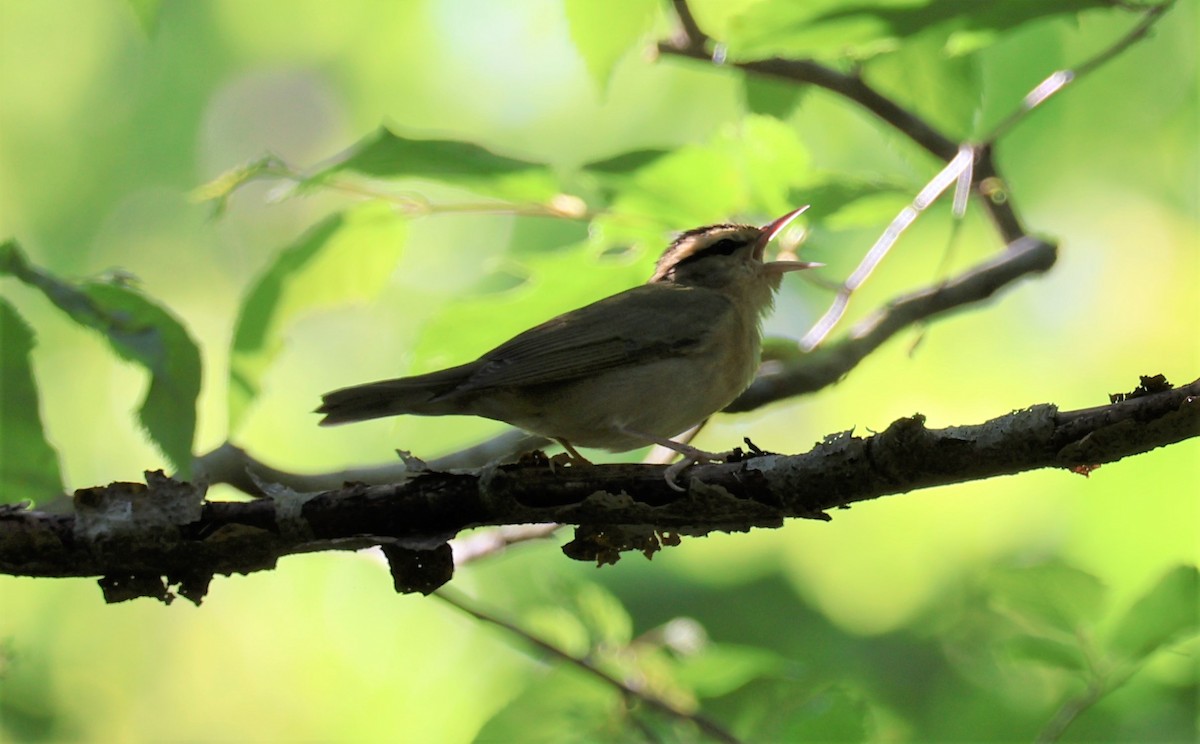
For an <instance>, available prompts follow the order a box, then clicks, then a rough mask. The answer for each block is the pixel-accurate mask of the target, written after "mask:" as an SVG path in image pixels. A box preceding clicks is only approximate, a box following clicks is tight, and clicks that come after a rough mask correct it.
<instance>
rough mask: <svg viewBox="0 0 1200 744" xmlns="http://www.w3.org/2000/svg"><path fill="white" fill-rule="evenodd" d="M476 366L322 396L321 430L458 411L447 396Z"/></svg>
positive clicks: (379, 383)
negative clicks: (389, 418) (384, 418)
mask: <svg viewBox="0 0 1200 744" xmlns="http://www.w3.org/2000/svg"><path fill="white" fill-rule="evenodd" d="M474 368H475V365H474V364H464V365H462V366H461V367H452V368H451V369H444V370H441V371H438V372H431V373H429V374H427V375H418V376H417V377H402V378H399V379H395V380H382V381H380V382H370V383H367V384H366V385H355V386H354V387H348V388H342V389H341V390H334V391H333V392H332V393H326V394H325V395H323V396H321V407H320V408H318V409H317V410H316V413H323V414H325V418H323V419H321V426H333V425H335V424H347V423H350V422H352V421H366V420H368V419H375V418H383V417H384V416H398V415H400V414H403V413H415V414H420V415H425V416H439V415H445V414H450V413H455V412H456V411H455V410H453V409H452V408H450V407H448V406H447V405H446V402H445V401H444V400H441V399H442V398H443V397H444V396H446V395H447V394H449V393H450V392H452V391H453V390H454V388H456V387H458V386H459V385H461V384H463V383H464V382H466V380H467V378H469V377H470V376H471V373H472V372H474Z"/></svg>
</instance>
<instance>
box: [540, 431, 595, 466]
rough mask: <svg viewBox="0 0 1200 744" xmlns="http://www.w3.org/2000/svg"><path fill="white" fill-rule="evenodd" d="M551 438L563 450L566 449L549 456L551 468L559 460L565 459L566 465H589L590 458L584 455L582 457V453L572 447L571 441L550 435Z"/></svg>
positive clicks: (590, 462)
mask: <svg viewBox="0 0 1200 744" xmlns="http://www.w3.org/2000/svg"><path fill="white" fill-rule="evenodd" d="M551 438H552V439H553V440H554V441H556V442H558V443H559V444H561V445H562V448H563V449H564V450H566V452H563V453H562V454H560V455H555V456H554V457H551V458H550V467H551V468H553V467H554V465H555V464H556V463H557V462H559V461H561V460H565V461H566V462H565V464H567V465H591V464H592V461H591V460H589V459H587V458H586V457H584V456H583V455H581V454H579V450H577V449H575V448H574V447H572V446H571V443H570V442H568V441H567V440H565V439H562V438H560V437H551Z"/></svg>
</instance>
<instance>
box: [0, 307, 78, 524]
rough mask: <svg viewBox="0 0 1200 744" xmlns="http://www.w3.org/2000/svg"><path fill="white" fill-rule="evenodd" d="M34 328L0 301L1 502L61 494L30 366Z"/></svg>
mask: <svg viewBox="0 0 1200 744" xmlns="http://www.w3.org/2000/svg"><path fill="white" fill-rule="evenodd" d="M33 345H34V335H33V329H32V328H30V327H29V326H28V325H26V323H25V321H24V319H22V318H21V316H20V315H19V314H18V313H17V311H16V309H15V308H14V307H13V306H12V305H9V304H8V303H7V302H5V301H4V300H3V299H0V390H2V391H4V394H3V395H0V503H14V502H17V501H22V500H24V499H30V500H32V501H34V502H42V501H46V500H48V499H50V498H52V497H54V496H57V495H58V494H60V493H62V490H63V487H62V473H61V472H60V471H59V468H58V453H57V452H55V451H54V447H52V446H51V445H50V442H48V441H47V440H46V433H45V431H43V429H42V417H41V413H40V411H39V409H38V390H37V383H36V382H34V379H33V368H32V366H31V365H30V363H29V352H30V351H31V350H32V349H33Z"/></svg>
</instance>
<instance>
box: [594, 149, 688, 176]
mask: <svg viewBox="0 0 1200 744" xmlns="http://www.w3.org/2000/svg"><path fill="white" fill-rule="evenodd" d="M670 152H671V151H670V150H657V149H645V150H632V151H630V152H623V153H621V154H620V155H614V156H613V157H611V158H605V159H603V160H595V161H592V162H591V163H588V164H586V165H584V166H583V169H584V170H588V171H591V172H593V173H599V174H602V175H606V176H628V175H630V174H632V173H635V172H636V171H638V170H641V169H642V168H644V167H646V166H647V165H650V164H651V163H653V162H655V161H657V160H658V159H659V158H661V157H663V156H664V155H668V154H670Z"/></svg>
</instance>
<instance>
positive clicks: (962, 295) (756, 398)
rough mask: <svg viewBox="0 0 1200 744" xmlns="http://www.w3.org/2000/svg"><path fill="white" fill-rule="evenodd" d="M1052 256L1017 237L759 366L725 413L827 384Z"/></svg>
mask: <svg viewBox="0 0 1200 744" xmlns="http://www.w3.org/2000/svg"><path fill="white" fill-rule="evenodd" d="M1056 256H1057V249H1056V248H1055V246H1054V245H1053V244H1051V243H1046V242H1044V241H1041V240H1037V239H1035V238H1022V239H1020V240H1018V241H1016V242H1015V243H1013V244H1012V245H1010V246H1009V247H1008V249H1007V250H1005V251H1004V252H1003V253H1001V254H999V255H998V256H996V257H994V258H991V259H989V260H987V261H984V262H983V263H981V264H979V265H977V266H974V267H972V268H971V269H970V270H968V271H966V272H964V273H963V274H960V275H959V276H957V277H955V278H953V279H950V280H948V281H945V282H942V283H939V284H937V285H934V286H931V287H928V288H926V289H923V290H920V291H918V292H914V293H912V294H910V295H906V296H903V297H898V298H896V299H894V300H892V301H891V302H889V303H888V304H887V305H886V306H885V307H883V308H882V309H880V310H878V311H877V312H875V314H873V315H871V316H870V317H868V318H867V319H866V320H864V321H862V322H861V323H859V324H858V325H857V326H855V328H854V329H853V330H851V332H850V334H849V336H848V337H847V338H845V339H842V340H839V341H837V342H835V343H833V344H830V345H828V346H824V347H822V348H820V349H817V350H816V351H814V352H812V353H811V354H807V355H805V356H802V357H800V358H798V359H797V360H795V361H794V362H790V363H788V364H769V365H764V366H763V369H762V370H760V371H759V374H758V377H757V378H755V380H754V383H753V384H751V385H750V388H749V389H748V390H746V392H744V393H742V395H741V396H739V397H738V399H737V400H735V401H734V402H733V403H731V404H730V405H729V406H728V407H727V408H726V409H725V411H726V412H727V413H737V412H741V411H750V410H753V409H755V408H759V407H760V406H763V405H766V404H768V403H772V402H775V401H778V400H782V399H784V398H790V397H793V396H796V395H801V394H804V393H811V392H814V391H817V390H820V389H821V388H823V387H826V386H827V385H832V384H833V383H835V382H837V381H838V380H839V379H841V378H842V377H843V376H844V375H845V374H846V373H848V372H849V371H850V370H852V369H854V367H856V366H857V365H858V363H859V362H861V361H862V360H863V359H865V358H866V356H867V355H868V354H870V353H871V352H872V351H874V350H875V349H877V348H879V346H880V345H882V344H883V343H884V342H885V341H887V340H888V339H890V338H891V337H892V336H894V335H896V334H897V333H899V332H900V331H901V330H903V329H905V328H907V327H909V326H911V325H913V324H914V323H918V322H922V321H927V320H929V319H931V318H933V317H936V316H940V315H943V314H946V313H949V312H953V311H955V310H959V309H962V308H964V307H966V306H967V305H970V304H973V303H977V302H982V301H983V300H986V299H988V298H989V297H991V296H993V295H994V294H995V293H996V292H998V291H1000V290H1001V289H1003V288H1004V287H1006V286H1008V285H1010V284H1012V283H1013V282H1015V281H1017V280H1018V279H1020V278H1022V277H1025V276H1028V275H1030V274H1035V273H1040V272H1044V271H1047V270H1048V269H1049V268H1050V267H1051V266H1053V265H1054V262H1055V259H1056Z"/></svg>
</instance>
